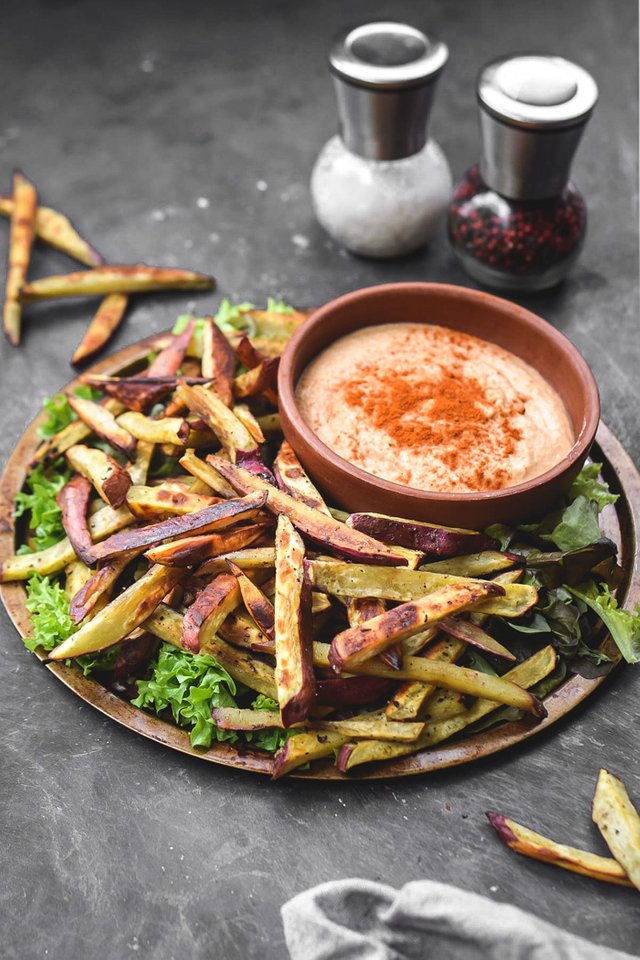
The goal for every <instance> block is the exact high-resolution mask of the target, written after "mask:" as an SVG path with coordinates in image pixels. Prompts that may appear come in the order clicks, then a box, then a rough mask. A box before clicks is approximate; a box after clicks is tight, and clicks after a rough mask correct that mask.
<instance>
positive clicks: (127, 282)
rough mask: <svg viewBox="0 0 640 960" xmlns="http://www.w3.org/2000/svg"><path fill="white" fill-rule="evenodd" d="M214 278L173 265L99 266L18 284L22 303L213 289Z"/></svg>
mask: <svg viewBox="0 0 640 960" xmlns="http://www.w3.org/2000/svg"><path fill="white" fill-rule="evenodd" d="M213 287H214V280H213V278H212V277H207V276H205V275H204V274H202V273H194V272H193V271H192V270H177V269H174V268H173V267H166V268H165V267H147V266H145V265H144V264H135V265H134V266H108V267H107V266H103V267H94V269H93V270H80V271H79V272H77V273H67V274H58V275H54V276H51V277H43V278H42V279H41V280H34V281H33V283H28V284H25V285H24V286H23V287H22V290H21V294H20V299H21V301H22V302H23V303H31V302H32V301H34V300H48V299H51V298H52V297H99V296H105V295H106V294H109V293H151V292H153V291H155V290H213Z"/></svg>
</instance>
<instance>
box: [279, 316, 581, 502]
mask: <svg viewBox="0 0 640 960" xmlns="http://www.w3.org/2000/svg"><path fill="white" fill-rule="evenodd" d="M296 399H297V403H298V408H299V410H300V413H301V414H302V417H303V419H304V420H305V421H306V423H307V424H308V425H309V426H310V427H311V429H312V430H313V431H314V433H316V434H317V436H318V437H319V438H320V440H322V441H323V443H325V444H326V445H327V446H328V447H330V448H331V450H333V451H335V453H337V454H339V455H340V456H341V457H343V458H344V459H345V460H348V461H349V462H350V463H353V464H354V465H355V466H358V467H361V468H362V469H363V470H366V471H367V472H368V473H372V474H374V475H375V476H377V477H382V478H383V479H385V480H391V481H394V482H395V483H402V484H406V485H407V486H409V487H414V488H416V489H419V490H432V491H440V492H446V493H463V492H470V491H481V490H500V489H503V488H504V487H510V486H514V485H515V484H518V483H522V482H524V481H525V480H530V479H532V478H533V477H538V476H540V474H542V473H545V471H547V470H549V469H550V468H551V467H553V466H555V465H556V464H557V463H559V461H560V460H562V458H563V457H564V456H565V455H566V454H567V453H568V452H569V450H570V449H571V447H572V446H573V442H574V434H573V430H572V427H571V422H570V420H569V416H568V414H567V411H566V409H565V407H564V405H563V403H562V400H561V399H560V397H559V396H558V394H557V393H556V391H555V390H554V389H553V387H551V385H550V384H549V383H547V381H546V380H545V379H544V377H542V376H541V374H539V373H538V371H537V370H534V369H533V367H530V366H529V364H527V363H525V362H524V360H521V359H520V358H519V357H516V356H515V355H514V354H512V353H510V352H509V351H508V350H504V349H503V348H502V347H499V346H497V345H496V344H493V343H488V342H487V341H486V340H480V339H478V338H477V337H472V336H470V335H469V334H465V333H459V332H458V331H456V330H450V329H448V328H446V327H440V326H435V325H431V324H411V323H387V324H381V325H380V326H375V327H367V328H365V329H363V330H357V331H356V332H355V333H351V334H349V335H348V336H345V337H342V338H341V339H339V340H336V342H335V343H333V344H331V346H329V347H327V349H326V350H324V351H323V352H322V353H321V354H319V356H318V357H316V359H315V360H313V361H312V362H311V363H310V364H309V366H308V367H307V369H306V370H305V371H304V373H303V374H302V377H301V378H300V381H299V383H298V387H297V390H296Z"/></svg>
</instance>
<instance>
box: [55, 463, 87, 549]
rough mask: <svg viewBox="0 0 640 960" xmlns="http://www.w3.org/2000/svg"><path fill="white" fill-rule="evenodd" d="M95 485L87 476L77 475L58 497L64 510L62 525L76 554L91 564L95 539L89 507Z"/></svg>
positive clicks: (66, 484)
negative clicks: (91, 531) (91, 528)
mask: <svg viewBox="0 0 640 960" xmlns="http://www.w3.org/2000/svg"><path fill="white" fill-rule="evenodd" d="M92 489H93V487H92V486H91V483H90V481H89V480H87V479H86V477H82V476H76V477H73V478H72V479H71V480H69V482H68V483H65V485H64V487H63V488H62V490H60V492H59V493H58V496H57V497H56V503H57V504H58V506H59V507H60V510H61V512H62V526H63V527H64V532H65V533H66V535H67V536H68V538H69V542H70V544H71V546H72V547H73V549H74V550H75V552H76V555H77V556H78V557H79V558H80V560H82V562H83V563H85V564H86V565H87V566H90V565H91V548H92V547H93V540H92V539H91V534H90V533H89V526H88V524H87V507H88V505H89V497H90V496H91V491H92Z"/></svg>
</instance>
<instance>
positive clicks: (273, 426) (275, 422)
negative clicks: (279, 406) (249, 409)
mask: <svg viewBox="0 0 640 960" xmlns="http://www.w3.org/2000/svg"><path fill="white" fill-rule="evenodd" d="M258 423H259V424H260V428H261V430H263V431H264V432H265V433H267V434H271V433H282V424H281V421H280V414H279V413H265V414H264V416H262V417H258Z"/></svg>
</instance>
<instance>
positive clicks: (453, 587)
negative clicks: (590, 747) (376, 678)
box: [329, 581, 504, 673]
mask: <svg viewBox="0 0 640 960" xmlns="http://www.w3.org/2000/svg"><path fill="white" fill-rule="evenodd" d="M503 592H504V588H503V587H500V586H499V585H497V584H492V583H491V582H489V581H486V582H481V581H477V586H467V585H465V584H449V585H447V586H444V587H440V588H439V589H438V590H435V591H434V592H433V593H430V594H428V595H427V596H425V597H421V598H420V599H419V600H412V601H409V602H408V603H403V604H401V605H400V606H398V607H394V608H393V609H391V610H386V611H385V612H384V613H382V614H380V615H379V616H377V617H375V618H374V619H373V620H368V621H367V622H366V623H363V624H361V625H360V626H356V627H350V628H349V629H348V630H343V632H342V633H339V634H337V635H336V636H335V637H334V638H333V641H332V643H331V652H330V654H329V661H330V663H331V665H332V666H333V668H334V670H336V671H337V672H338V673H340V671H342V670H344V669H347V670H350V669H351V668H353V667H354V666H356V665H357V664H359V663H363V662H364V661H365V660H369V659H370V658H371V657H375V656H376V655H377V654H379V653H381V652H382V651H383V650H386V649H387V647H389V646H391V644H393V643H396V642H397V641H399V640H403V639H404V638H405V637H410V636H412V635H413V634H414V633H417V632H418V631H419V630H421V629H422V628H423V627H424V626H425V624H429V623H436V622H438V621H439V620H442V619H444V618H445V617H449V616H451V615H452V614H454V613H456V612H457V611H461V610H467V609H468V608H469V607H471V606H473V605H474V604H476V603H478V602H480V601H481V600H483V599H485V598H486V597H489V596H499V595H500V594H501V593H503Z"/></svg>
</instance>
